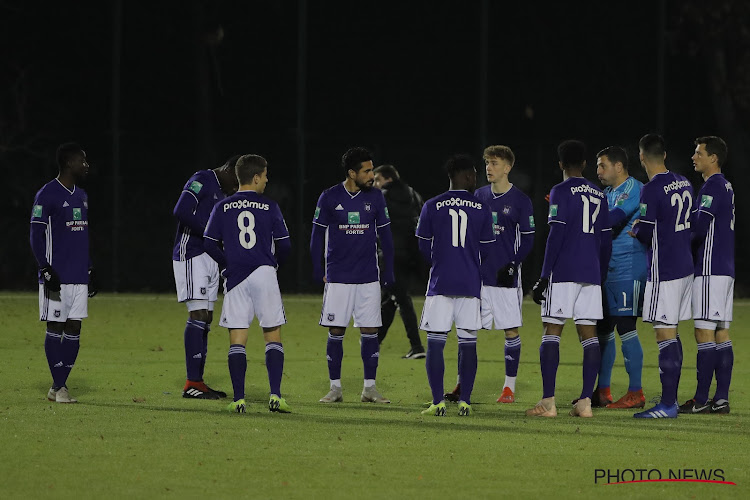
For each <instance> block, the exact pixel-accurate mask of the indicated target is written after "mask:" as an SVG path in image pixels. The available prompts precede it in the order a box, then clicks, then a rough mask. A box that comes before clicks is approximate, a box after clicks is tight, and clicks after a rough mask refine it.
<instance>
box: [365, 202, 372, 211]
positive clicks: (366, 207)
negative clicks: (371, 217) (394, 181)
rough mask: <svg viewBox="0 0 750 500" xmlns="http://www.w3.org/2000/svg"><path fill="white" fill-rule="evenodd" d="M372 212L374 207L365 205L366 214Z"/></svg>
mask: <svg viewBox="0 0 750 500" xmlns="http://www.w3.org/2000/svg"><path fill="white" fill-rule="evenodd" d="M370 210H372V206H371V205H370V204H369V203H365V212H369V211H370Z"/></svg>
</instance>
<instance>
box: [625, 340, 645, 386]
mask: <svg viewBox="0 0 750 500" xmlns="http://www.w3.org/2000/svg"><path fill="white" fill-rule="evenodd" d="M620 341H621V342H622V345H621V346H620V349H621V350H622V359H623V362H624V363H625V371H626V372H627V373H628V377H629V379H630V382H629V383H628V390H629V391H633V392H636V391H638V390H640V389H641V388H642V383H641V374H642V373H643V347H642V346H641V341H640V339H639V338H638V332H637V331H635V330H633V331H630V332H627V333H625V334H622V335H620Z"/></svg>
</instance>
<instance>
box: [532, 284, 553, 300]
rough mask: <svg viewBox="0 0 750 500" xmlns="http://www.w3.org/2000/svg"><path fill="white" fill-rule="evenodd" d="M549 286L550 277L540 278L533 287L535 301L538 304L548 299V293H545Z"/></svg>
mask: <svg viewBox="0 0 750 500" xmlns="http://www.w3.org/2000/svg"><path fill="white" fill-rule="evenodd" d="M548 286H549V278H539V279H538V280H537V282H536V284H535V285H534V288H533V289H532V297H533V298H534V302H536V303H537V304H540V305H541V303H542V302H544V301H545V300H547V295H546V294H545V291H546V290H547V287H548Z"/></svg>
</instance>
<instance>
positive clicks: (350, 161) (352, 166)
mask: <svg viewBox="0 0 750 500" xmlns="http://www.w3.org/2000/svg"><path fill="white" fill-rule="evenodd" d="M366 161H372V153H370V151H368V150H367V149H365V148H360V147H355V148H349V150H347V152H346V153H344V155H343V156H342V157H341V166H342V167H343V168H344V175H345V176H346V177H349V170H354V171H355V172H359V170H360V169H361V168H362V164H363V163H364V162H366Z"/></svg>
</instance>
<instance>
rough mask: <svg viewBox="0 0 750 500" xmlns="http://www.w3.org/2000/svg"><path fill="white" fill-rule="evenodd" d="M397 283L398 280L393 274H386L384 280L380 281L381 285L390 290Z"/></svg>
mask: <svg viewBox="0 0 750 500" xmlns="http://www.w3.org/2000/svg"><path fill="white" fill-rule="evenodd" d="M395 283H396V280H395V278H394V277H393V276H385V277H383V280H382V281H381V282H380V285H381V286H382V287H383V288H385V289H386V290H390V289H391V288H393V285H394V284H395Z"/></svg>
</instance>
